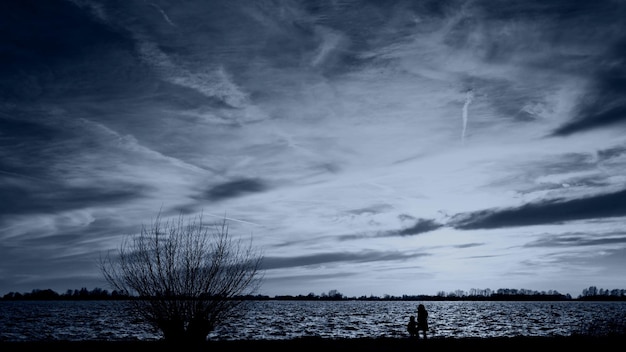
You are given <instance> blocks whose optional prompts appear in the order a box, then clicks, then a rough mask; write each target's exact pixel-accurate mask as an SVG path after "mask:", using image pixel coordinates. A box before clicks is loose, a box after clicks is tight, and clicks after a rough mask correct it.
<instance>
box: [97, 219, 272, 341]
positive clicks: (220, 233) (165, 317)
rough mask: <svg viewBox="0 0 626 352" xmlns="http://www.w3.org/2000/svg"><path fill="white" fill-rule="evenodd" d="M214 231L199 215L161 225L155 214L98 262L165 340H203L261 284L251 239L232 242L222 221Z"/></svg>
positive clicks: (112, 282)
mask: <svg viewBox="0 0 626 352" xmlns="http://www.w3.org/2000/svg"><path fill="white" fill-rule="evenodd" d="M213 229H214V231H210V229H209V227H207V226H205V224H203V222H202V216H199V217H196V218H193V219H191V220H188V221H185V219H184V218H183V217H182V216H179V217H178V219H177V220H168V221H165V222H163V221H162V220H161V215H160V214H159V215H158V216H157V218H156V220H155V221H154V223H153V224H152V225H151V226H150V227H145V226H142V229H141V233H140V234H139V235H134V236H129V237H128V238H127V239H126V240H125V241H124V242H123V243H122V245H121V246H120V248H119V252H118V253H117V254H118V255H117V257H115V258H113V257H111V256H110V255H107V256H106V257H104V258H102V260H101V262H100V263H101V265H100V268H101V271H102V273H103V274H104V277H105V279H106V280H107V281H108V282H109V284H110V285H111V286H112V287H113V288H114V289H115V290H117V291H120V292H123V293H125V294H130V295H132V296H133V297H136V298H135V299H131V300H129V301H128V302H130V303H131V304H132V305H133V308H135V309H136V311H137V312H138V314H140V315H141V316H142V317H143V318H144V319H146V321H148V322H150V323H151V324H153V325H154V326H155V327H156V328H158V329H160V330H161V331H162V332H163V336H164V338H165V340H168V341H184V342H201V341H205V340H206V336H207V335H208V334H209V333H210V332H211V331H212V330H214V329H215V327H216V326H218V325H219V324H221V323H223V322H224V320H225V319H227V318H228V317H230V316H232V315H234V314H235V313H237V312H239V309H237V308H240V305H241V303H242V302H243V301H242V300H241V299H239V297H241V296H244V295H246V294H248V295H249V294H251V293H253V292H254V291H256V289H257V288H258V286H259V285H260V279H261V272H260V264H261V260H262V256H261V255H260V254H259V252H258V251H257V250H256V249H255V248H253V247H252V240H250V242H249V243H248V244H245V243H244V242H243V241H242V240H241V239H239V240H235V239H233V238H232V237H231V236H230V234H229V232H228V226H227V223H226V221H225V220H224V221H223V222H222V223H221V224H215V226H214V227H213Z"/></svg>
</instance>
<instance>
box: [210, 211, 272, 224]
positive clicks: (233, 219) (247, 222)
mask: <svg viewBox="0 0 626 352" xmlns="http://www.w3.org/2000/svg"><path fill="white" fill-rule="evenodd" d="M202 215H208V216H211V217H214V218H220V219H224V220H229V221H235V222H240V223H244V224H250V225H255V226H260V227H264V226H263V225H261V224H257V223H255V222H251V221H245V220H240V219H235V218H230V217H226V216H220V215H215V214H210V213H205V212H202Z"/></svg>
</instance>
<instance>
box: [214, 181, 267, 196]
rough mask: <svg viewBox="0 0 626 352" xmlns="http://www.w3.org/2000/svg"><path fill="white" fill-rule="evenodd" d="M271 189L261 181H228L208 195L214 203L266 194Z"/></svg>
mask: <svg viewBox="0 0 626 352" xmlns="http://www.w3.org/2000/svg"><path fill="white" fill-rule="evenodd" d="M268 189H269V185H268V184H267V183H266V182H264V181H262V180H259V179H248V178H242V179H238V180H233V181H228V182H225V183H222V184H219V185H217V186H214V187H212V188H211V189H210V190H209V191H208V192H207V193H206V195H207V198H208V199H210V200H214V201H219V200H224V199H228V198H236V197H241V196H243V195H246V194H250V193H259V192H264V191H266V190H268Z"/></svg>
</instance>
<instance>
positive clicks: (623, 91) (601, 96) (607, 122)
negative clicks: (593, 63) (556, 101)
mask: <svg viewBox="0 0 626 352" xmlns="http://www.w3.org/2000/svg"><path fill="white" fill-rule="evenodd" d="M622 36H623V35H622ZM609 40H610V39H609ZM625 58H626V38H622V39H621V42H620V43H619V44H616V45H615V46H614V47H613V48H612V50H610V51H609V52H608V53H607V54H606V55H604V56H602V57H601V58H600V59H599V60H598V61H599V62H598V63H597V66H599V68H598V69H597V71H596V73H595V77H594V78H593V80H594V82H593V84H592V87H591V89H590V90H589V92H588V94H586V95H585V97H583V99H582V101H581V103H580V104H579V106H578V109H577V113H576V115H575V117H574V119H573V120H572V121H570V122H568V123H566V124H564V125H562V126H560V127H559V128H557V129H556V130H555V131H554V132H553V133H552V135H554V136H568V135H571V134H574V133H578V132H584V131H587V130H591V129H596V128H601V127H602V128H603V127H610V126H614V125H616V124H622V125H623V124H624V122H626V59H625Z"/></svg>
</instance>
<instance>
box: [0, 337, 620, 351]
mask: <svg viewBox="0 0 626 352" xmlns="http://www.w3.org/2000/svg"><path fill="white" fill-rule="evenodd" d="M625 342H626V336H602V337H594V336H555V337H543V336H541V337H533V336H519V337H492V338H430V339H427V340H423V339H419V340H416V339H411V338H408V337H404V338H402V337H401V338H386V337H379V338H341V339H339V338H338V339H332V338H321V337H302V338H296V339H275V340H274V339H272V340H222V341H207V342H205V343H202V344H197V345H190V344H189V345H188V344H184V345H182V346H181V344H171V343H167V342H165V341H162V340H159V341H137V340H128V341H119V340H115V341H107V340H86V341H63V340H50V341H0V350H2V351H6V352H12V351H18V352H23V351H39V352H41V351H45V350H61V351H66V352H72V351H90V350H97V351H106V350H110V351H115V352H123V351H129V352H130V351H133V352H136V351H140V350H146V351H173V350H176V349H180V348H184V351H181V352H188V351H233V350H244V349H250V348H253V349H269V350H271V351H273V352H278V351H296V350H318V351H323V352H328V351H351V350H359V351H360V352H375V351H407V349H411V348H420V349H421V348H424V349H437V350H448V349H460V350H468V349H469V350H473V349H480V350H482V351H500V352H501V351H503V350H514V349H515V350H517V349H532V348H542V349H548V348H549V349H554V350H562V349H563V348H572V349H580V348H593V349H594V350H596V349H598V348H603V347H606V348H613V347H611V346H616V345H615V343H620V344H623V343H625ZM618 346H619V345H618Z"/></svg>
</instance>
